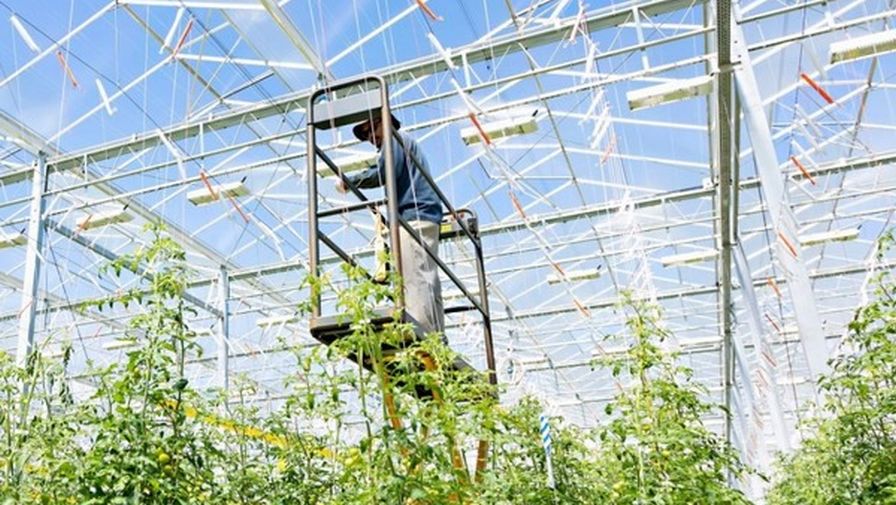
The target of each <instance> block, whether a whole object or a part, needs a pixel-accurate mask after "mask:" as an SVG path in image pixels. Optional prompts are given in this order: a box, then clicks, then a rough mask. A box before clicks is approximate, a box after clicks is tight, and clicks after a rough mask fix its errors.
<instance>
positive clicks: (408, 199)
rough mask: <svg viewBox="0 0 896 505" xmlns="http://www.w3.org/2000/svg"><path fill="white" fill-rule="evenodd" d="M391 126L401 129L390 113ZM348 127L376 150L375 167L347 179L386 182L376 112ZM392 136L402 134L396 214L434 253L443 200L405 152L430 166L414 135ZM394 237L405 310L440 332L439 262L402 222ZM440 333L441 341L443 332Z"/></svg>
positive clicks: (366, 184) (395, 153)
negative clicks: (396, 238)
mask: <svg viewBox="0 0 896 505" xmlns="http://www.w3.org/2000/svg"><path fill="white" fill-rule="evenodd" d="M392 126H393V129H394V130H399V129H400V128H401V122H399V121H398V119H397V118H395V116H392ZM352 132H353V133H354V134H355V137H357V138H358V140H360V141H361V142H365V141H366V142H370V143H371V144H373V145H374V146H376V148H377V149H378V150H379V153H380V155H379V159H378V160H377V164H376V166H375V167H372V168H369V169H367V170H365V171H363V172H361V173H359V174H356V175H348V176H346V178H347V179H348V180H349V181H350V182H351V183H352V184H353V185H355V186H358V187H360V188H376V187H380V186H383V185H385V183H386V160H385V155H384V152H385V151H384V150H383V124H382V120H381V119H380V118H379V117H376V118H373V119H370V120H368V121H365V122H363V123H359V124H357V125H355V126H354V128H353V129H352ZM393 137H400V138H401V144H399V143H398V142H397V141H396V140H395V139H394V138H393V140H392V159H393V163H394V164H395V182H396V185H395V190H396V194H397V198H398V213H399V214H400V215H401V218H402V219H403V220H404V221H405V222H406V223H407V224H408V225H409V226H410V227H411V228H412V229H413V230H414V231H416V232H417V234H418V235H419V236H420V237H421V238H422V239H423V243H424V244H426V247H428V248H429V249H430V250H431V251H433V252H435V253H436V254H438V250H439V228H440V223H441V222H442V204H441V202H440V201H439V197H438V196H437V195H436V192H435V190H434V189H433V188H432V187H431V186H430V184H429V182H428V181H427V180H426V178H425V177H424V176H423V175H422V174H421V173H420V170H419V169H418V168H417V165H416V164H415V163H414V162H413V161H412V160H411V156H410V155H413V156H414V158H416V159H417V160H418V161H419V162H420V165H421V167H422V169H423V170H426V171H427V173H428V172H429V165H428V164H427V162H426V158H425V157H424V156H423V153H422V152H421V151H420V147H419V146H418V145H417V143H416V142H415V141H414V140H413V139H411V138H410V137H408V136H407V135H405V134H403V133H400V132H398V131H394V132H393ZM402 144H403V145H404V148H402ZM405 149H407V150H408V151H409V153H410V155H409V153H407V152H405ZM336 188H337V189H338V190H339V192H341V193H345V192H346V191H347V189H348V188H347V187H346V185H345V183H344V182H343V181H342V180H341V179H340V180H338V181H337V182H336ZM399 241H400V244H401V272H402V276H403V282H404V295H405V310H407V313H408V315H410V316H411V317H413V318H414V319H415V320H416V321H417V322H418V323H419V324H420V329H421V330H422V331H423V332H424V333H428V332H442V331H444V328H445V315H444V312H443V309H442V287H441V284H440V282H439V270H438V265H437V264H436V261H435V260H434V259H433V258H431V257H430V256H429V255H428V254H427V253H426V251H425V250H423V248H422V247H420V244H419V243H418V242H417V241H416V240H414V238H413V237H412V236H411V235H410V234H409V233H408V232H407V231H406V230H405V229H404V227H402V226H399ZM442 338H443V340H444V336H443V337H442Z"/></svg>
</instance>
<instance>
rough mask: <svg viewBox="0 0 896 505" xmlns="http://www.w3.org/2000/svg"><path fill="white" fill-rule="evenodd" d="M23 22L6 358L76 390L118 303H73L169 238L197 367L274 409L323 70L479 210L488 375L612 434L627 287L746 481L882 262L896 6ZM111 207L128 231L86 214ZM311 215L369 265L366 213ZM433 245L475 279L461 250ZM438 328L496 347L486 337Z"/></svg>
mask: <svg viewBox="0 0 896 505" xmlns="http://www.w3.org/2000/svg"><path fill="white" fill-rule="evenodd" d="M8 4H9V5H8V6H7V9H8V10H9V12H4V14H5V15H4V16H0V20H9V19H12V20H14V21H10V22H9V23H8V24H4V23H5V22H4V23H0V37H6V38H4V40H11V41H12V42H13V43H12V44H4V45H2V46H0V194H2V198H0V234H2V236H4V237H7V236H10V237H12V236H18V235H16V234H21V235H22V236H23V237H27V240H28V242H27V243H26V244H21V240H18V241H15V240H10V241H8V242H9V244H8V246H7V242H6V241H4V242H3V244H4V245H3V247H0V260H2V264H3V265H4V266H5V268H4V271H5V273H3V275H2V276H0V284H2V285H3V286H4V287H6V288H11V289H14V292H13V293H12V296H5V297H3V298H2V299H0V344H2V346H3V347H4V348H5V349H8V350H11V351H12V350H14V349H16V348H17V347H18V348H19V349H22V353H24V352H25V351H24V350H25V349H30V348H31V347H32V345H33V346H34V348H35V349H38V350H41V349H45V348H47V347H46V345H45V344H47V343H49V344H47V345H51V346H52V345H56V344H58V343H59V342H60V341H61V340H72V341H73V342H77V345H76V346H75V347H74V348H75V359H74V360H73V362H72V369H71V374H72V376H73V377H75V378H84V374H85V373H86V369H85V367H86V363H87V361H88V359H89V360H92V361H94V362H103V361H111V360H114V359H116V357H117V354H116V353H117V352H121V351H118V350H115V349H112V350H109V349H107V348H105V347H104V346H103V344H104V343H106V342H109V341H111V340H114V339H116V338H117V337H119V336H120V335H121V333H122V331H123V328H124V326H123V324H122V323H123V322H124V321H126V320H127V318H128V317H129V314H128V313H127V312H125V311H122V310H118V309H114V310H111V311H106V312H103V313H96V312H87V313H81V312H79V311H78V310H76V308H77V307H79V306H80V305H81V303H82V302H83V301H85V300H89V299H94V298H96V297H99V296H106V295H108V294H110V293H114V292H116V291H117V290H119V289H128V288H130V287H133V286H134V285H136V284H137V283H138V282H139V275H136V276H131V277H127V276H124V277H123V278H121V279H108V278H98V277H97V275H96V273H97V271H98V269H99V267H100V266H101V265H102V264H103V263H105V262H107V261H108V260H110V259H114V258H116V257H118V256H120V255H122V254H126V253H128V252H129V251H132V250H133V248H134V247H136V246H138V245H139V244H141V243H144V242H145V240H146V238H147V237H146V236H145V235H144V234H143V233H142V232H141V229H142V225H143V224H145V223H147V222H150V221H158V220H161V221H163V222H164V223H165V224H166V226H167V228H168V230H169V233H171V234H172V236H173V237H174V238H175V239H176V240H177V241H178V242H179V243H181V244H183V246H184V247H185V248H186V250H187V254H188V258H189V261H190V265H191V268H192V269H193V277H192V279H191V282H190V289H189V291H188V301H189V303H191V304H192V305H194V306H195V307H196V308H197V310H198V314H197V316H196V318H195V320H194V321H191V327H193V328H194V329H195V330H196V331H197V340H198V342H199V344H200V346H201V347H202V348H203V350H204V353H203V355H201V356H199V355H197V356H192V357H190V359H189V360H188V361H189V363H188V367H189V370H190V373H191V374H192V375H193V376H194V377H195V379H196V380H197V381H198V382H200V383H202V384H207V385H209V386H212V385H223V386H225V387H226V386H227V385H228V384H229V383H231V382H232V380H233V377H235V376H237V375H242V374H245V375H248V376H249V377H250V378H251V380H252V381H253V382H255V383H256V384H257V385H259V391H260V392H262V393H261V395H262V396H264V397H265V398H268V399H270V398H276V397H278V395H281V396H282V394H283V392H284V391H283V389H282V383H281V381H282V379H283V377H285V376H287V375H288V374H290V373H291V369H290V365H291V358H290V355H289V353H287V352H285V351H286V349H285V348H284V345H283V342H281V340H280V339H279V338H278V337H285V339H286V343H287V344H299V345H314V341H313V340H312V339H311V338H310V336H309V335H308V333H307V327H306V324H305V323H304V322H303V321H302V320H301V319H300V318H296V307H297V305H298V303H299V302H301V301H302V300H304V299H305V297H306V296H307V293H306V292H304V291H303V290H302V289H301V288H300V283H301V279H302V276H303V274H304V265H305V264H306V254H307V242H306V241H307V237H306V235H307V230H306V227H307V221H306V209H307V207H306V201H305V198H306V197H305V195H306V193H307V192H306V190H305V178H306V177H307V174H306V170H305V165H306V163H305V161H306V160H305V156H306V154H305V153H306V146H305V139H304V107H305V104H306V101H307V99H308V97H309V96H310V94H311V92H312V91H313V90H314V88H315V86H318V85H320V83H321V82H322V81H324V82H325V81H328V80H332V79H334V78H335V77H336V76H338V77H340V78H345V77H350V76H354V75H360V74H379V75H383V76H384V77H385V78H386V79H387V80H388V82H389V83H390V86H391V88H390V92H391V96H392V102H393V103H392V107H393V110H394V111H395V114H396V115H398V116H399V117H400V119H401V120H402V124H403V130H405V131H407V132H408V133H409V134H411V135H412V136H414V137H415V138H416V139H417V140H418V141H419V142H420V144H421V146H422V149H423V151H424V152H425V153H426V155H427V156H428V157H429V158H430V164H431V165H433V166H434V176H435V177H436V179H437V180H438V182H439V184H440V185H441V187H442V189H443V190H444V191H445V192H446V194H448V195H449V196H450V197H451V198H452V199H454V200H455V202H456V204H457V205H458V206H465V207H469V208H471V209H473V210H475V211H476V212H477V213H478V215H479V217H480V221H481V231H482V235H483V240H484V247H485V257H486V269H487V271H488V275H489V282H490V288H491V293H490V296H491V299H490V304H491V306H492V307H493V309H492V310H493V313H494V316H495V342H496V348H497V349H498V352H499V363H500V364H501V370H499V372H500V377H499V379H500V380H507V379H510V378H513V379H514V383H513V385H512V386H511V387H510V388H511V390H512V391H511V394H510V395H509V397H513V395H514V394H518V393H520V392H535V393H538V394H540V395H543V396H544V397H545V398H546V399H547V400H548V401H549V402H550V403H551V404H552V405H553V406H554V408H556V409H557V410H558V411H559V412H560V413H563V414H565V415H566V416H567V417H568V418H569V419H570V420H571V421H572V422H576V423H580V424H586V425H587V424H593V423H595V422H600V420H601V415H602V414H601V410H600V409H601V404H602V403H603V402H605V401H607V399H608V398H609V397H610V396H611V395H612V394H613V392H614V390H615V384H614V383H613V381H612V379H611V377H609V375H608V374H607V373H606V371H602V370H599V369H598V370H594V369H592V368H591V367H590V366H589V363H590V362H591V360H592V357H593V356H594V355H595V353H596V352H597V353H599V352H601V349H603V350H606V349H608V348H609V349H614V348H617V347H618V346H621V345H624V344H625V342H626V338H627V336H626V333H625V328H624V327H623V325H622V324H621V323H622V318H621V317H620V315H619V314H618V313H615V312H614V310H615V308H616V303H617V301H618V298H619V292H620V291H621V290H628V291H632V292H633V293H634V294H635V296H636V297H640V298H642V299H645V300H652V301H654V302H655V303H657V304H658V305H660V306H661V307H662V308H663V310H664V320H663V326H664V327H665V328H667V329H669V330H670V331H671V332H673V333H674V334H675V335H676V337H677V338H676V343H675V344H676V347H677V348H678V349H680V350H681V351H682V355H681V358H680V359H681V360H682V361H683V362H684V363H685V364H688V365H689V366H692V367H693V368H694V369H695V370H696V377H697V379H698V380H699V381H700V382H702V383H704V384H706V385H707V387H708V388H709V391H710V396H711V397H712V398H714V399H716V400H717V401H719V402H725V403H727V404H728V405H729V406H730V407H732V416H731V417H730V418H725V419H721V424H720V430H721V431H723V432H726V433H728V434H729V436H730V437H731V438H732V440H733V441H734V442H735V443H736V444H737V445H738V447H740V448H741V449H742V450H743V452H744V454H746V455H747V456H748V457H749V458H752V459H751V460H752V461H754V462H757V464H759V465H760V466H761V465H762V464H763V462H764V461H767V460H768V455H769V453H770V452H771V451H773V450H776V449H781V450H786V449H787V448H788V447H789V446H790V443H791V437H792V436H793V434H794V433H796V430H797V429H798V427H797V426H796V420H797V419H798V417H799V416H800V415H801V410H800V409H801V407H802V406H803V404H804V402H805V401H806V400H808V399H810V398H811V397H813V395H814V394H815V393H814V390H813V387H812V382H813V379H814V378H815V377H817V375H818V374H819V373H821V372H823V371H824V369H825V360H826V359H827V357H828V350H829V349H835V348H836V345H837V341H838V340H839V337H840V336H842V335H843V334H844V332H845V328H846V324H847V323H848V321H849V318H850V317H851V312H852V311H853V310H854V309H855V307H856V306H857V305H858V304H859V303H861V302H862V301H863V300H866V297H865V296H866V295H865V293H866V292H867V290H868V285H867V284H868V283H867V281H866V280H867V278H868V272H869V270H870V269H872V268H874V269H878V270H879V269H881V268H891V267H892V260H885V261H884V262H882V263H880V264H877V263H873V262H869V261H868V260H867V258H870V257H873V251H874V250H875V249H874V248H875V241H876V239H877V237H879V236H880V234H881V233H882V232H883V231H885V230H886V229H887V228H889V227H891V226H892V225H893V222H892V218H893V209H894V205H893V202H894V194H896V177H894V176H893V175H892V172H893V171H892V170H890V169H891V168H892V166H893V165H894V163H896V144H894V142H893V141H892V138H893V127H892V124H893V120H894V117H896V110H894V109H893V106H892V105H891V104H892V103H896V101H894V100H893V95H894V93H896V87H894V85H893V83H891V82H889V80H890V76H889V73H888V72H887V69H889V68H890V67H891V66H892V65H893V64H894V63H896V56H894V54H893V53H891V52H889V51H890V49H891V48H892V47H893V45H892V44H891V43H890V42H889V41H891V39H892V37H891V34H892V23H893V20H894V15H896V10H894V8H893V6H892V5H891V3H890V2H889V1H887V0H871V1H863V0H829V1H824V2H821V1H815V0H805V1H799V2H788V3H787V4H786V5H784V4H781V3H780V2H775V1H772V0H753V1H744V2H737V1H735V2H727V1H706V0H636V1H611V2H602V3H600V6H593V7H583V6H582V4H580V3H577V2H561V1H555V0H537V1H534V2H533V1H531V0H525V1H523V0H515V1H511V0H508V1H506V2H461V1H450V0H430V1H429V2H426V5H427V6H428V8H429V10H428V11H424V10H421V9H420V7H419V4H418V3H417V2H407V3H402V2H389V1H385V0H370V1H368V2H360V1H358V2H355V1H352V2H348V1H346V2H317V4H316V5H315V2H311V3H310V4H308V5H312V9H310V11H309V9H307V6H308V5H306V3H301V2H289V1H279V2H275V1H273V0H271V1H268V0H265V1H264V2H261V3H253V2H231V1H205V0H201V1H194V0H128V1H116V2H108V3H105V4H102V5H94V4H92V3H91V4H90V5H88V4H87V3H81V2H74V3H72V6H71V7H72V8H71V10H70V12H69V9H68V8H66V9H65V12H64V13H63V12H62V11H60V12H54V15H53V16H49V15H47V14H46V13H44V12H41V11H40V10H39V9H37V7H35V6H34V5H32V4H33V2H26V1H24V0H15V1H13V2H8ZM300 4H301V5H300ZM4 5H6V4H4ZM347 5H350V6H351V8H347V7H346V6H347ZM361 5H364V6H365V7H363V8H362V7H361ZM338 6H342V7H341V8H340V7H338ZM430 12H435V13H437V14H438V17H440V18H441V19H442V20H441V21H439V20H436V19H434V18H433V17H431V16H430V14H429V13H430ZM726 13H727V14H726ZM717 16H723V18H724V19H730V20H731V24H730V26H724V27H722V29H719V30H717V29H716V19H717ZM324 21H325V22H324ZM97 47H103V48H104V49H107V50H108V51H109V53H103V52H101V51H96V50H95V49H96V48H97ZM138 49H139V50H138ZM684 83H698V84H700V86H698V87H696V88H695V87H694V86H690V87H684V86H683V84H684ZM710 87H711V88H712V89H711V92H710V93H709V94H707V92H709V91H710ZM698 88H699V89H698ZM658 89H659V90H666V91H665V92H664V93H659V94H658V93H656V92H655V91H656V90H658ZM645 90H646V91H645ZM651 90H653V91H651ZM670 90H671V91H670ZM648 92H649V93H648ZM642 95H644V96H647V95H649V97H648V98H649V100H647V101H646V102H645V101H639V102H637V103H636V105H637V106H636V107H634V109H636V110H632V109H631V108H630V107H629V103H628V100H627V99H626V97H627V96H634V97H636V98H637V97H638V96H642ZM698 95H699V96H698ZM703 95H706V96H703ZM672 99H675V100H677V101H671V100H672ZM48 104H49V105H51V106H48ZM648 105H649V106H648ZM471 114H472V116H473V117H475V118H477V119H478V120H479V121H480V122H481V123H482V124H485V125H491V126H490V127H492V128H493V130H494V131H495V132H496V134H495V139H494V140H493V142H491V143H490V144H488V143H483V142H482V141H481V140H483V139H482V138H479V137H478V133H477V130H476V124H474V123H473V122H472V121H471V119H470V118H471ZM495 125H497V126H495ZM502 125H503V126H502ZM508 125H509V126H508ZM471 128H472V130H471ZM470 132H474V133H477V136H476V137H473V136H471V134H470ZM477 139H478V140H479V141H475V140H477ZM321 143H322V144H324V145H325V150H326V151H327V153H328V155H330V156H331V157H332V158H349V157H350V158H352V159H360V158H365V157H366V158H369V157H370V156H372V155H374V154H375V153H373V151H372V150H371V149H370V148H369V146H365V145H361V144H360V143H358V142H357V141H356V140H355V139H354V138H353V136H352V135H351V134H350V133H348V132H347V131H338V132H336V133H334V134H332V135H330V134H329V133H328V134H327V135H325V136H322V138H321ZM41 153H43V154H41ZM41 160H44V162H43V163H44V164H42V162H41ZM36 166H37V167H40V166H45V168H46V171H45V172H42V171H41V172H36V171H35V167H36ZM41 174H43V175H44V176H45V178H44V179H42V178H41V177H39V176H38V175H41ZM327 181H328V179H326V178H325V179H323V182H322V185H323V186H326V183H327ZM237 187H239V188H240V189H239V191H232V192H223V193H222V195H223V196H224V197H220V198H212V197H206V196H205V194H204V193H203V192H204V191H211V192H215V188H219V189H220V188H237ZM323 197H324V199H325V203H324V204H325V205H327V204H332V205H336V204H339V203H340V202H341V203H346V200H345V197H344V196H343V195H341V194H339V193H337V192H336V191H335V190H334V191H330V190H329V189H327V188H324V190H323ZM197 202H198V203H197ZM122 210H125V211H126V212H127V214H128V215H129V216H131V217H132V218H133V220H131V221H127V222H125V221H122V220H114V221H115V222H112V221H109V222H107V223H105V224H103V223H102V222H99V223H97V222H94V223H93V225H87V224H85V223H90V221H91V220H93V219H94V218H96V216H101V215H104V214H102V213H105V212H109V211H114V212H121V211H122ZM98 224H102V225H101V226H100V225H98ZM324 225H325V226H327V227H328V228H329V229H330V230H331V232H332V234H333V236H334V237H335V238H337V239H338V240H339V241H340V243H342V244H344V245H345V246H346V247H347V248H348V249H350V250H351V251H352V252H353V253H354V254H355V255H356V256H357V257H358V258H360V259H361V261H370V258H371V248H370V243H371V239H372V237H373V223H372V222H364V221H363V220H351V221H350V220H348V219H346V218H345V217H344V216H334V217H331V218H327V220H326V221H325V222H324ZM41 230H43V232H44V233H43V234H41V233H40V231H41ZM843 230H847V231H850V232H849V233H848V234H847V233H845V232H844V233H843V234H842V236H841V238H844V237H845V238H847V239H848V240H845V241H840V242H831V241H828V239H827V238H826V237H831V236H833V235H832V233H833V232H837V231H843ZM855 230H858V232H857V233H855ZM442 254H443V257H444V258H445V259H446V261H447V262H448V264H450V265H451V266H452V267H453V268H456V269H457V271H456V272H457V274H458V276H459V277H460V278H461V279H462V280H464V281H465V282H471V283H472V282H475V272H473V271H472V270H470V269H469V252H468V251H465V250H464V248H463V247H462V245H460V244H454V243H446V244H443V247H442ZM681 258H687V259H689V261H687V262H685V261H678V260H681ZM673 260H675V261H673ZM323 264H324V268H327V269H334V270H335V269H336V266H337V259H336V258H334V257H324V258H323ZM582 272H587V274H583V273H582ZM446 303H447V304H449V305H450V304H451V303H452V301H451V300H446ZM259 321H262V322H267V323H265V324H259ZM272 321H276V322H275V323H272ZM448 322H449V330H448V338H449V340H450V341H451V342H452V343H455V344H457V346H458V348H459V350H461V351H462V352H464V353H466V354H467V355H468V356H469V357H470V358H471V359H472V360H473V361H474V362H476V360H479V361H482V360H483V359H484V358H483V355H482V348H481V345H479V344H478V341H477V340H476V339H475V338H473V337H471V335H472V334H473V333H474V332H475V327H474V326H473V325H472V324H471V323H470V321H467V320H464V319H463V318H462V317H455V316H452V317H449V321H448ZM60 328H65V330H64V331H63V330H60ZM22 353H20V355H24V354H22ZM521 370H522V372H521Z"/></svg>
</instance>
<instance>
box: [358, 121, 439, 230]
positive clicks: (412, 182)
mask: <svg viewBox="0 0 896 505" xmlns="http://www.w3.org/2000/svg"><path fill="white" fill-rule="evenodd" d="M395 135H400V136H401V141H402V143H404V145H405V147H406V148H407V150H408V151H409V152H410V153H411V154H412V155H413V156H414V157H415V158H417V160H418V161H419V162H420V164H421V165H422V168H423V170H426V172H427V173H429V164H428V163H427V161H426V157H425V156H423V153H422V152H421V151H420V147H419V146H418V145H417V143H416V142H414V140H413V139H411V138H410V137H408V136H407V135H404V134H402V133H401V132H395ZM384 147H385V146H384ZM392 159H393V160H394V163H395V183H396V184H395V189H396V193H397V194H398V195H397V196H398V213H399V214H400V215H401V217H402V219H404V220H405V221H415V220H423V221H430V222H433V223H437V224H438V223H441V222H442V203H441V202H440V201H439V197H438V195H436V192H435V190H434V189H433V188H432V187H431V186H430V185H429V182H427V180H426V179H425V178H424V177H423V175H422V174H421V173H420V170H419V169H418V168H417V165H416V164H414V162H413V161H412V160H411V157H410V156H408V155H406V154H405V152H404V150H403V149H402V148H401V145H400V144H399V143H398V142H397V141H396V140H394V139H393V140H392ZM348 179H349V180H350V181H351V182H352V184H354V185H356V186H358V187H360V188H377V187H380V186H383V185H384V184H386V158H385V151H383V149H380V157H379V159H378V160H377V164H376V166H375V167H371V168H368V169H367V170H364V171H363V172H361V173H359V174H355V175H349V176H348Z"/></svg>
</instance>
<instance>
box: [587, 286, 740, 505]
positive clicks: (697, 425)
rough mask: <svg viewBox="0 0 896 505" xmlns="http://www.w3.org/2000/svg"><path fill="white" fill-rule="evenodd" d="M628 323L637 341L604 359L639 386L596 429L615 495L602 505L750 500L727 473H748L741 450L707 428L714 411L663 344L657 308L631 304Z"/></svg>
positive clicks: (618, 400)
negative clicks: (731, 484)
mask: <svg viewBox="0 0 896 505" xmlns="http://www.w3.org/2000/svg"><path fill="white" fill-rule="evenodd" d="M629 306H630V309H631V310H632V312H633V314H632V315H631V317H629V319H628V327H629V330H630V331H631V334H632V335H633V337H634V344H633V345H632V346H631V347H630V348H629V349H628V351H627V352H626V353H625V354H623V355H621V356H612V357H609V358H602V359H601V360H600V361H601V362H602V363H604V364H605V365H607V366H609V367H610V368H611V370H612V372H613V376H614V378H615V379H616V380H620V379H626V380H631V381H633V382H634V384H633V385H632V386H631V387H629V388H627V389H625V390H624V391H622V392H620V393H619V394H618V395H617V396H616V398H615V399H614V400H613V401H612V402H610V403H608V404H607V406H606V408H605V413H606V414H607V415H612V416H614V417H613V419H612V421H610V422H609V423H608V424H607V425H606V426H604V427H602V428H600V429H599V430H598V439H599V440H600V451H598V462H597V465H598V467H599V468H600V469H601V478H602V479H603V480H605V481H606V482H608V483H611V485H610V486H609V489H610V490H609V492H608V493H607V494H605V495H603V496H602V497H601V500H599V502H600V503H611V504H617V503H618V504H623V503H663V504H679V503H680V504H686V503H748V501H747V499H746V498H745V497H744V496H743V494H741V493H740V492H739V491H736V490H734V489H732V488H731V487H729V486H728V484H727V478H728V476H729V475H730V476H731V477H732V478H737V477H739V476H741V475H742V473H743V471H744V469H743V468H742V467H741V465H740V463H739V461H738V458H737V455H736V454H735V452H734V451H733V450H732V449H731V447H730V446H728V445H727V444H726V443H725V442H724V440H722V439H720V438H719V437H718V436H717V435H715V434H714V433H712V432H710V431H709V430H707V429H706V428H705V427H704V426H703V424H702V422H701V417H702V416H704V415H705V414H707V413H709V412H711V411H712V410H714V408H713V406H711V405H710V404H707V403H705V402H704V401H703V400H701V398H700V396H701V395H702V394H705V392H706V391H705V389H704V388H702V387H701V386H699V385H697V384H695V383H693V382H692V380H691V377H692V375H693V372H692V370H690V369H688V368H686V367H682V366H678V365H676V364H675V359H674V358H675V356H674V355H672V354H670V353H667V352H665V351H663V350H662V349H661V348H660V347H659V343H660V342H662V341H663V340H664V339H666V338H667V337H668V335H667V333H666V331H665V330H663V329H662V328H660V327H658V326H657V321H658V320H659V314H658V313H657V310H656V309H655V308H653V307H649V306H645V305H641V304H637V303H631V304H630V305H629Z"/></svg>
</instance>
